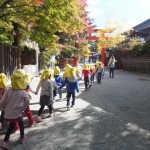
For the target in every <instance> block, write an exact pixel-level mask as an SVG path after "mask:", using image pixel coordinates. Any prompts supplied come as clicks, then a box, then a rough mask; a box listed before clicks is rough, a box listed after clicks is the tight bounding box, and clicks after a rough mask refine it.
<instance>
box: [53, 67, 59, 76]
mask: <svg viewBox="0 0 150 150" xmlns="http://www.w3.org/2000/svg"><path fill="white" fill-rule="evenodd" d="M54 75H60V68H59V67H58V66H56V67H55V69H54Z"/></svg>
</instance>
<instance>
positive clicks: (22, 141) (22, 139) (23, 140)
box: [18, 135, 27, 144]
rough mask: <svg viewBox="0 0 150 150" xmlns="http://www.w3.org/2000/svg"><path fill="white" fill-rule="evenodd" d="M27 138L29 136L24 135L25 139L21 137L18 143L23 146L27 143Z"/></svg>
mask: <svg viewBox="0 0 150 150" xmlns="http://www.w3.org/2000/svg"><path fill="white" fill-rule="evenodd" d="M26 138H27V136H26V135H24V137H20V139H19V140H18V142H19V143H20V144H23V143H24V142H25V140H26Z"/></svg>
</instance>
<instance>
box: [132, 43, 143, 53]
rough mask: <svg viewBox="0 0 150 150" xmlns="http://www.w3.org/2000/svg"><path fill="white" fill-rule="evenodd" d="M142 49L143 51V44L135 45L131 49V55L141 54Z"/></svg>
mask: <svg viewBox="0 0 150 150" xmlns="http://www.w3.org/2000/svg"><path fill="white" fill-rule="evenodd" d="M141 51H142V45H141V44H137V45H135V46H133V48H132V50H131V55H132V56H140V55H141Z"/></svg>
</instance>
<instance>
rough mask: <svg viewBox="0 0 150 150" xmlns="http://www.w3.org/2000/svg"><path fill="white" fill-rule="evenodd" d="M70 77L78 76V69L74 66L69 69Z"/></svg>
mask: <svg viewBox="0 0 150 150" xmlns="http://www.w3.org/2000/svg"><path fill="white" fill-rule="evenodd" d="M69 77H71V78H75V77H76V69H75V68H74V67H72V68H70V70H69Z"/></svg>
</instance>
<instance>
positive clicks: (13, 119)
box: [0, 62, 104, 149]
mask: <svg viewBox="0 0 150 150" xmlns="http://www.w3.org/2000/svg"><path fill="white" fill-rule="evenodd" d="M103 73H104V67H103V64H102V63H101V62H97V63H96V65H95V66H92V65H89V64H84V66H83V70H82V73H80V68H79V67H72V66H71V65H69V64H67V65H66V67H65V72H64V73H63V75H61V74H60V68H59V67H58V66H56V67H55V68H54V70H53V69H45V70H44V71H43V73H42V74H41V77H40V81H39V83H38V85H37V88H36V90H35V92H34V91H33V90H32V89H31V87H30V82H31V75H30V74H28V73H26V72H25V71H24V70H22V69H18V70H17V71H16V72H15V73H14V74H13V75H12V76H11V85H10V86H9V87H8V86H7V81H6V75H5V74H4V73H1V74H0V109H1V120H0V128H3V126H4V125H5V124H6V123H7V124H9V127H8V129H7V131H6V135H5V137H4V140H3V142H2V145H1V146H2V148H4V149H8V141H9V137H10V134H11V133H12V132H13V131H14V130H15V129H20V138H19V143H23V142H24V140H25V139H26V136H25V134H24V123H23V112H24V113H25V114H26V115H27V116H28V119H29V125H30V126H33V125H34V124H35V122H41V121H42V118H41V114H42V111H43V110H44V108H45V106H47V107H48V109H49V114H50V117H51V116H52V114H53V103H54V101H55V98H56V96H57V93H58V94H59V99H60V100H61V99H62V92H61V89H62V88H63V87H64V86H66V93H67V95H66V98H67V110H70V107H73V106H74V105H75V93H76V92H79V83H78V82H79V80H80V79H82V76H84V83H85V89H87V88H88V87H90V85H91V83H92V82H94V76H95V74H97V83H101V76H102V74H103ZM80 75H81V76H80ZM40 88H41V92H40V100H39V101H40V102H39V104H40V108H39V110H38V114H37V116H38V117H37V120H36V121H35V120H34V118H33V114H32V112H31V110H30V107H29V103H30V100H31V96H30V94H29V91H31V92H33V93H35V94H38V92H39V89H40ZM71 98H72V101H71V102H70V100H71Z"/></svg>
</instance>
